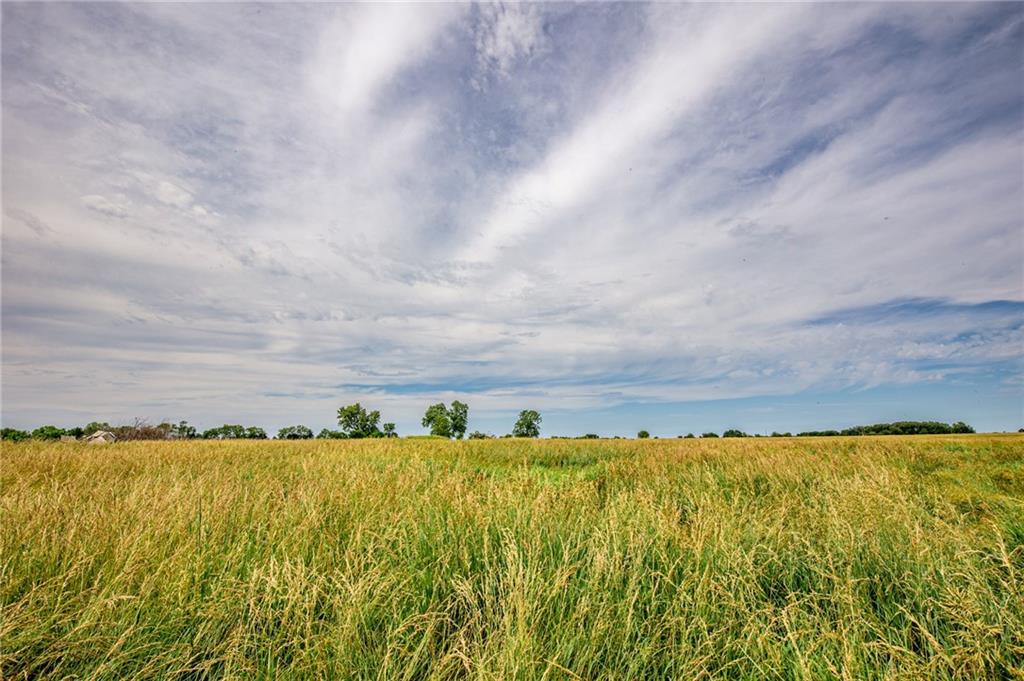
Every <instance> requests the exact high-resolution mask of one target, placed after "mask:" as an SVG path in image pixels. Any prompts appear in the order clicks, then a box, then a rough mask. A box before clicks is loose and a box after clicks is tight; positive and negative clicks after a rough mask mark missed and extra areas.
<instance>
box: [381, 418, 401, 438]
mask: <svg viewBox="0 0 1024 681" xmlns="http://www.w3.org/2000/svg"><path fill="white" fill-rule="evenodd" d="M380 434H381V435H383V436H384V437H398V431H397V430H395V424H394V423H390V422H388V423H385V424H384V425H383V426H381V428H380Z"/></svg>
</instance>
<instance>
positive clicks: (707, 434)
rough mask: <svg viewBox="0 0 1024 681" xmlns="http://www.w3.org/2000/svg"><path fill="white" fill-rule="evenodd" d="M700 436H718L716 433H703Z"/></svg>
mask: <svg viewBox="0 0 1024 681" xmlns="http://www.w3.org/2000/svg"><path fill="white" fill-rule="evenodd" d="M701 437H718V433H704V434H703V435H701Z"/></svg>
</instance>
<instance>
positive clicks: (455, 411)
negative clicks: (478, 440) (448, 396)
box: [448, 400, 469, 440]
mask: <svg viewBox="0 0 1024 681" xmlns="http://www.w3.org/2000/svg"><path fill="white" fill-rule="evenodd" d="M448 420H449V421H451V424H452V437H454V438H455V439H456V440H461V439H462V438H463V437H465V435H466V425H467V424H468V423H469V405H468V404H466V403H465V402H459V401H458V400H453V401H452V406H451V407H449V408H448Z"/></svg>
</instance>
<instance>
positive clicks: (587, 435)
mask: <svg viewBox="0 0 1024 681" xmlns="http://www.w3.org/2000/svg"><path fill="white" fill-rule="evenodd" d="M598 437H599V436H598V434H597V433H584V434H583V435H580V437H579V439H580V440H596V439H598Z"/></svg>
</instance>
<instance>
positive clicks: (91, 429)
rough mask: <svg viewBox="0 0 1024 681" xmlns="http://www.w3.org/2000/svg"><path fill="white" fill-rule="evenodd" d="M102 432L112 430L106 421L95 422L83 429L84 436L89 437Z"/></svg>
mask: <svg viewBox="0 0 1024 681" xmlns="http://www.w3.org/2000/svg"><path fill="white" fill-rule="evenodd" d="M100 430H111V427H110V424H109V423H107V422H106V421H93V422H92V423H90V424H89V425H87V426H86V427H85V428H83V429H82V435H86V436H89V435H92V434H93V433H95V432H97V431H100Z"/></svg>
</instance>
